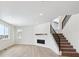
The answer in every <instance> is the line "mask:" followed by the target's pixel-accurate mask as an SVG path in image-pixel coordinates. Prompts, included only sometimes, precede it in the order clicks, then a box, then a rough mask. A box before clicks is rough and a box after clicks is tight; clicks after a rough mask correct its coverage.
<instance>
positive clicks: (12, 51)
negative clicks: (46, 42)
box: [0, 45, 58, 57]
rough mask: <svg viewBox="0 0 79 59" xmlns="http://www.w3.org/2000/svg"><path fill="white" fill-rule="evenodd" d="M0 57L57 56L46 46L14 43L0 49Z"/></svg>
mask: <svg viewBox="0 0 79 59" xmlns="http://www.w3.org/2000/svg"><path fill="white" fill-rule="evenodd" d="M0 57H58V55H57V54H55V53H54V52H53V51H51V50H50V49H48V48H44V47H40V46H34V45H14V46H12V47H10V48H8V49H6V50H3V51H0Z"/></svg>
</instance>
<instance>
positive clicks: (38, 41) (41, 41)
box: [37, 39, 45, 44]
mask: <svg viewBox="0 0 79 59" xmlns="http://www.w3.org/2000/svg"><path fill="white" fill-rule="evenodd" d="M37 43H40V44H45V40H40V39H37Z"/></svg>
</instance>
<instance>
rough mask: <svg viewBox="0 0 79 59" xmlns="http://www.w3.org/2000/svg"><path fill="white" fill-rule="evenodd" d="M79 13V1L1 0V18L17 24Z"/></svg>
mask: <svg viewBox="0 0 79 59" xmlns="http://www.w3.org/2000/svg"><path fill="white" fill-rule="evenodd" d="M76 13H79V2H78V1H77V2H69V1H68V2H65V1H64V2H57V1H56V2H55V1H52V2H51V1H49V2H47V1H46V2H45V1H14V2H12V1H7V2H6V1H4V2H1V1H0V19H2V20H4V21H6V22H8V23H10V24H14V25H17V26H24V25H36V24H40V23H44V22H48V21H50V20H51V19H54V18H55V17H58V16H61V15H66V14H76Z"/></svg>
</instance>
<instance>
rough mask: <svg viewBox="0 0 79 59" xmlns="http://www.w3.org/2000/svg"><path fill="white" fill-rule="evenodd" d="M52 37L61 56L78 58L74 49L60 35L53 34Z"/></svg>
mask: <svg viewBox="0 0 79 59" xmlns="http://www.w3.org/2000/svg"><path fill="white" fill-rule="evenodd" d="M53 36H54V38H55V39H56V42H57V44H58V45H59V49H60V51H61V52H62V56H69V57H79V53H77V52H76V49H74V48H73V46H72V45H71V44H70V43H69V42H68V40H66V38H65V37H64V35H63V34H62V33H58V34H53Z"/></svg>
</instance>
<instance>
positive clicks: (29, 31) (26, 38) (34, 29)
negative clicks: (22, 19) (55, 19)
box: [16, 22, 59, 54]
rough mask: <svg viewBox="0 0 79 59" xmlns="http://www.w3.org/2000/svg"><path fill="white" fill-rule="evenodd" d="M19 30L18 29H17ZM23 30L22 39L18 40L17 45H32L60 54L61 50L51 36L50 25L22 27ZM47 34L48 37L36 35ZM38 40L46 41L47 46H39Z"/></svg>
mask: <svg viewBox="0 0 79 59" xmlns="http://www.w3.org/2000/svg"><path fill="white" fill-rule="evenodd" d="M17 29H18V28H17ZM19 29H22V30H23V31H22V39H18V40H17V41H16V43H18V44H31V45H38V46H42V47H47V48H50V49H51V50H53V51H54V52H55V53H57V54H59V49H58V46H57V44H56V42H55V41H54V38H53V37H52V36H51V34H50V23H49V22H48V23H44V24H39V25H36V26H26V27H20V28H19ZM40 33H47V35H40V36H37V35H35V34H40ZM37 39H44V40H45V44H37Z"/></svg>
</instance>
